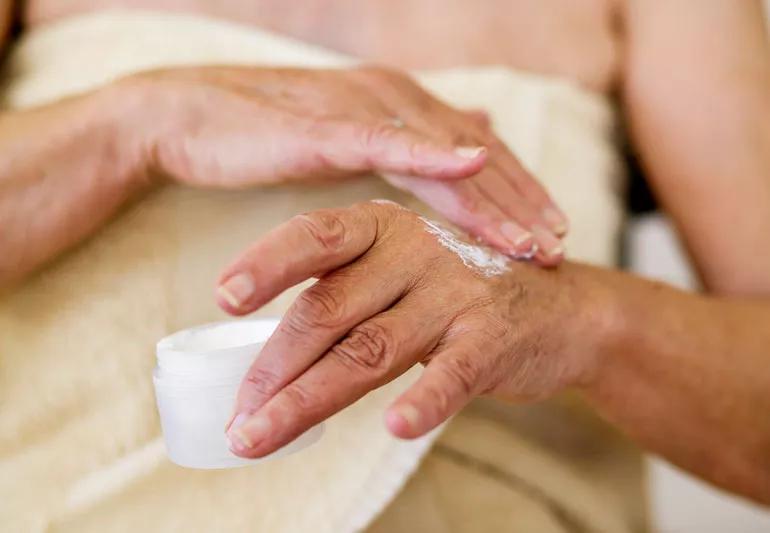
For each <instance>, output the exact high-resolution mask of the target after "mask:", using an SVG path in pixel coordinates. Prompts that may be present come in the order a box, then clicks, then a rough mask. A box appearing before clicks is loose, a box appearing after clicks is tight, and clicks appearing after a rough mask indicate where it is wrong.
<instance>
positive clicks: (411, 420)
mask: <svg viewBox="0 0 770 533" xmlns="http://www.w3.org/2000/svg"><path fill="white" fill-rule="evenodd" d="M394 410H395V412H396V414H398V415H399V416H400V417H401V418H403V419H404V421H405V422H406V425H407V426H409V428H410V429H412V430H414V429H417V425H418V424H419V423H420V412H419V411H418V410H417V408H416V407H415V406H413V405H410V404H405V405H399V406H398V407H396V408H395V409H394Z"/></svg>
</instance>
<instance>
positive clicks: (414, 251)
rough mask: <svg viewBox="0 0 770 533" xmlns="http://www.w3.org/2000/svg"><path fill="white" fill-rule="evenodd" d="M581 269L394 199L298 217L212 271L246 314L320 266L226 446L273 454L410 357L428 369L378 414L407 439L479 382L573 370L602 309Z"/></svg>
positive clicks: (534, 380)
mask: <svg viewBox="0 0 770 533" xmlns="http://www.w3.org/2000/svg"><path fill="white" fill-rule="evenodd" d="M581 268H582V267H580V266H578V265H571V264H569V263H568V264H565V265H563V266H562V267H561V268H559V269H556V270H544V269H540V268H537V267H535V266H533V265H529V264H525V263H520V262H515V261H508V259H506V258H505V257H504V256H502V255H499V254H497V253H496V252H493V251H491V250H488V249H485V248H481V247H478V246H476V245H474V244H470V243H467V242H463V241H461V240H458V238H456V237H455V236H454V235H453V234H451V233H449V232H448V231H446V230H443V229H441V228H439V227H437V226H433V225H432V224H431V223H430V222H428V221H425V220H424V219H422V218H421V217H419V216H417V215H416V214H414V213H412V212H411V211H408V210H406V209H403V208H401V207H400V206H397V205H395V204H393V203H391V202H378V201H374V202H366V203H362V204H357V205H356V206H353V207H352V208H349V209H327V210H321V211H315V212H312V213H309V214H305V215H300V216H296V217H294V218H293V219H291V220H290V221H289V222H287V223H285V224H283V225H281V226H279V227H278V228H276V229H275V230H273V231H272V232H270V233H269V234H267V235H266V236H265V237H264V238H262V239H261V240H260V241H258V242H257V243H256V244H255V245H254V246H252V247H251V248H250V249H249V250H247V251H246V252H245V253H244V254H243V255H242V256H241V257H240V258H239V259H238V260H237V261H236V262H235V263H234V264H233V265H231V266H230V267H229V268H228V269H227V270H226V271H225V272H224V274H223V276H222V278H221V280H220V290H219V304H220V305H221V306H222V307H223V308H224V309H226V310H227V311H229V312H230V313H233V314H246V313H249V312H251V311H254V310H255V309H257V308H259V307H260V306H261V305H263V304H265V303H266V302H268V301H269V300H271V299H272V298H274V297H275V296H276V295H278V294H279V293H281V292H282V291H283V290H285V289H287V288H288V287H291V286H293V285H296V284H297V283H299V282H301V281H303V280H305V279H308V278H310V277H317V278H319V281H318V282H317V283H316V284H315V285H313V286H312V287H310V288H309V289H307V290H305V291H304V292H303V293H301V294H300V296H299V297H298V298H297V300H296V301H295V302H294V304H293V305H292V307H291V308H290V309H289V311H288V312H287V313H286V315H285V316H284V317H283V319H282V320H281V323H280V325H279V326H278V328H277V330H276V332H275V333H274V334H273V336H272V337H271V338H270V339H269V340H268V341H267V343H266V345H265V346H264V348H263V350H262V353H261V355H260V356H259V358H258V359H257V360H256V361H255V363H254V364H253V366H252V367H251V369H250V370H249V372H248V374H247V376H246V377H245V378H244V381H243V383H242V385H241V389H240V392H239V395H238V398H237V402H236V409H235V413H236V415H235V416H234V420H233V421H232V422H231V424H230V426H229V428H228V436H229V438H230V441H231V445H232V448H233V451H234V452H235V453H237V454H238V455H241V456H244V457H261V456H264V455H266V454H269V453H271V452H273V451H275V450H277V449H278V448H280V447H281V446H283V445H285V444H287V443H289V442H290V441H292V440H293V439H295V438H296V437H297V436H299V435H300V434H302V433H303V432H304V431H306V430H307V429H308V428H310V427H312V426H313V425H315V424H317V423H319V422H321V421H322V420H324V419H326V418H327V417H329V416H331V415H333V414H334V413H336V412H338V411H340V410H341V409H343V408H344V407H346V406H348V405H350V404H351V403H353V402H355V401H356V400H358V399H359V398H361V397H362V396H364V395H365V394H366V393H368V392H369V391H371V390H373V389H375V388H377V387H380V386H382V385H384V384H385V383H387V382H389V381H391V380H392V379H394V378H396V377H397V376H399V375H400V374H402V373H404V372H405V371H406V370H408V369H409V368H410V367H412V366H413V365H415V364H417V363H422V364H424V365H426V368H425V370H424V372H423V374H422V376H421V377H420V379H419V380H418V381H417V382H416V383H415V384H414V385H413V386H412V387H411V388H410V389H408V390H407V391H406V392H405V393H404V394H403V395H402V396H401V397H400V398H398V399H397V400H396V401H395V403H394V404H393V405H392V406H391V407H390V408H389V409H388V411H387V413H386V424H387V426H388V428H389V429H390V431H391V432H392V433H394V434H395V435H396V436H399V437H403V438H414V437H418V436H421V435H423V434H425V433H426V432H428V431H429V430H431V429H433V428H435V427H436V426H438V425H439V424H441V423H442V422H444V421H445V420H447V418H448V417H450V416H451V415H453V414H454V413H456V412H457V411H458V410H460V409H461V408H462V407H463V406H464V405H465V404H466V403H467V402H468V401H470V400H471V399H472V398H473V397H474V396H475V395H479V394H494V395H498V396H502V397H505V398H508V399H513V400H534V399H540V398H544V397H546V396H548V395H550V394H552V393H553V392H555V391H557V390H559V389H562V388H563V387H566V386H569V385H574V384H578V383H581V382H582V381H584V380H586V379H588V377H589V376H590V375H591V373H592V368H593V367H594V365H595V361H594V359H595V357H594V353H595V350H594V343H595V339H596V338H597V335H598V330H599V324H600V322H599V321H598V320H596V318H597V313H595V312H594V311H595V310H596V309H599V308H601V307H600V306H598V305H597V303H598V301H599V298H598V295H599V294H600V293H598V292H594V291H592V290H591V289H592V288H591V286H590V284H585V283H582V282H581V281H580V280H579V279H578V278H579V277H580V275H581V274H580V270H581ZM232 287H239V298H234V297H233V294H232V293H231V292H230V291H229V288H232Z"/></svg>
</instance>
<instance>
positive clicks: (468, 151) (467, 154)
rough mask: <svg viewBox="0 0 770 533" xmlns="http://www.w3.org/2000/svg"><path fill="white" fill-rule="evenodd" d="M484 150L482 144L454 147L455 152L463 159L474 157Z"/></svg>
mask: <svg viewBox="0 0 770 533" xmlns="http://www.w3.org/2000/svg"><path fill="white" fill-rule="evenodd" d="M486 151H487V149H486V148H484V147H483V146H458V147H457V148H455V154H457V155H459V156H460V157H462V158H463V159H476V158H477V157H478V156H480V155H481V154H483V153H484V152H486Z"/></svg>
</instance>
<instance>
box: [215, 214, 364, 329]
mask: <svg viewBox="0 0 770 533" xmlns="http://www.w3.org/2000/svg"><path fill="white" fill-rule="evenodd" d="M376 207H377V206H376V204H372V203H368V204H359V205H357V206H354V207H352V208H348V209H323V210H319V211H313V212H312V213H306V214H302V215H297V216H295V217H293V218H292V219H291V220H289V221H288V222H286V223H284V224H282V225H280V226H278V227H277V228H275V229H273V230H272V231H270V232H269V233H268V234H267V235H265V236H264V237H263V238H261V239H260V240H259V241H257V243H256V244H254V245H253V246H252V247H251V248H249V249H248V250H246V251H245V252H244V253H243V254H242V255H241V256H240V257H239V258H238V259H237V260H236V261H235V262H234V263H232V264H231V265H230V266H229V267H227V268H226V269H225V271H224V272H223V274H222V276H221V277H220V280H219V283H218V287H217V291H216V292H217V301H218V303H219V305H220V306H221V307H222V308H223V309H224V310H225V311H227V312H229V313H231V314H234V315H244V314H247V313H250V312H252V311H254V310H256V309H258V308H259V307H261V306H263V305H264V304H266V303H267V302H269V301H270V300H272V299H273V298H275V297H276V296H278V295H279V294H280V293H281V292H283V291H284V290H286V289H288V288H289V287H292V286H294V285H296V284H298V283H300V282H302V281H305V280H306V279H309V278H311V277H320V276H322V275H323V274H325V273H326V272H328V271H330V270H333V269H335V268H338V267H340V266H343V265H345V264H347V263H349V262H351V261H353V260H355V259H356V258H357V257H359V256H361V255H362V254H364V253H365V252H366V251H367V250H368V249H369V248H370V247H371V246H372V244H373V243H374V241H375V239H376V237H377V229H378V222H377V215H376V214H375V208H376Z"/></svg>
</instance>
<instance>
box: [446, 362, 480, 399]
mask: <svg viewBox="0 0 770 533" xmlns="http://www.w3.org/2000/svg"><path fill="white" fill-rule="evenodd" d="M441 368H442V370H443V371H444V374H445V375H446V377H447V378H448V379H449V380H451V382H452V383H453V384H454V385H455V386H456V387H457V388H458V390H459V391H460V392H461V393H462V394H463V395H464V396H471V395H473V394H475V392H476V390H477V388H478V383H479V377H480V375H481V372H480V371H479V368H478V365H477V364H476V363H475V362H474V361H473V359H472V358H470V357H453V358H451V359H448V360H447V361H445V362H444V364H443V365H442V366H441Z"/></svg>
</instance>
